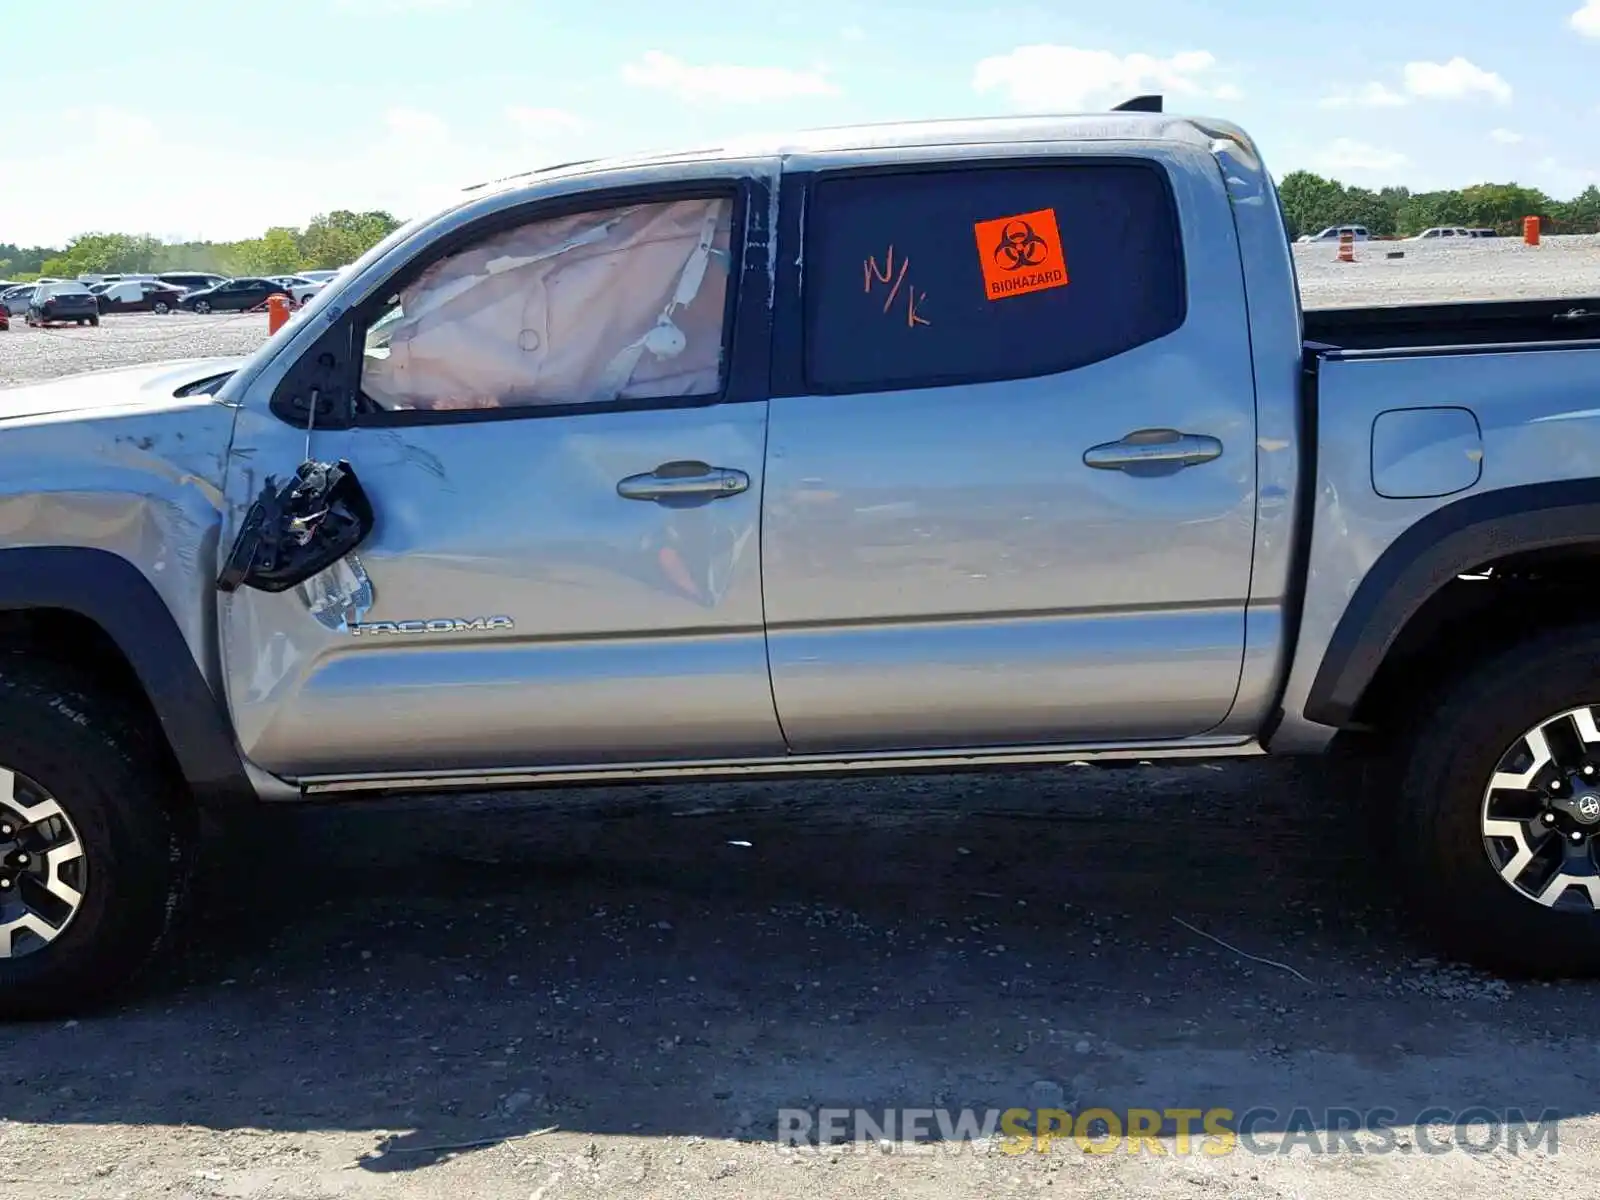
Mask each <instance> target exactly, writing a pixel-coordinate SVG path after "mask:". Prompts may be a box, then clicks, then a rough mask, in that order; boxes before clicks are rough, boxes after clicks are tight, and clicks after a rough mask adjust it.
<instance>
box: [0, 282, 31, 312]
mask: <svg viewBox="0 0 1600 1200" xmlns="http://www.w3.org/2000/svg"><path fill="white" fill-rule="evenodd" d="M38 286H39V285H38V284H36V283H17V284H13V285H12V286H10V287H8V288H6V289H5V290H4V291H0V309H3V310H4V311H5V312H6V313H7V314H8V315H10V316H13V317H20V316H22V315H23V314H25V313H26V312H27V311H28V301H29V300H30V299H31V298H32V297H33V293H34V290H35V289H36V288H37V287H38Z"/></svg>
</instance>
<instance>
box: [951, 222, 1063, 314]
mask: <svg viewBox="0 0 1600 1200" xmlns="http://www.w3.org/2000/svg"><path fill="white" fill-rule="evenodd" d="M972 232H973V233H975V234H976V235H977V237H978V262H979V264H980V265H981V266H982V267H983V290H984V294H985V295H987V296H988V297H989V299H991V300H1004V299H1005V298H1006V297H1007V296H1026V295H1027V294H1028V293H1029V292H1042V291H1044V290H1045V289H1046V288H1058V287H1066V286H1067V256H1066V251H1065V250H1064V249H1063V248H1062V245H1061V232H1060V230H1058V229H1057V228H1056V210H1055V209H1053V208H1041V209H1039V210H1037V211H1036V212H1028V213H1019V214H1018V215H1016V216H1014V217H999V218H997V219H995V220H993V221H979V222H978V223H977V224H976V225H974V226H973V227H972Z"/></svg>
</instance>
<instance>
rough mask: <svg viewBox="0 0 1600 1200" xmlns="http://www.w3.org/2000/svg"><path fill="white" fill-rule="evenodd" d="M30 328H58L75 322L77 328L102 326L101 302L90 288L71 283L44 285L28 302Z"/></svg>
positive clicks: (34, 291)
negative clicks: (60, 325)
mask: <svg viewBox="0 0 1600 1200" xmlns="http://www.w3.org/2000/svg"><path fill="white" fill-rule="evenodd" d="M27 320H28V324H29V325H55V324H58V323H61V322H64V321H71V322H73V323H74V324H77V325H98V324H100V299H99V297H98V296H96V295H95V294H94V293H93V292H91V291H90V290H89V285H88V284H84V283H78V282H77V281H76V280H69V281H65V282H62V283H45V284H40V285H39V286H38V287H37V288H35V289H34V290H33V296H32V298H30V299H29V301H28V317H27Z"/></svg>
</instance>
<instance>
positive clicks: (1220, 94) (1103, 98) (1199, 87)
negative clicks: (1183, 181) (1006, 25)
mask: <svg viewBox="0 0 1600 1200" xmlns="http://www.w3.org/2000/svg"><path fill="white" fill-rule="evenodd" d="M1216 66H1217V60H1216V57H1215V56H1214V55H1212V54H1211V53H1209V52H1208V51H1205V50H1186V51H1184V52H1182V53H1179V54H1174V55H1173V56H1172V57H1170V58H1157V57H1155V56H1154V55H1151V54H1128V55H1119V54H1114V53H1112V52H1111V51H1110V50H1083V49H1080V48H1079V47H1077V46H1056V45H1049V44H1039V45H1033V46H1018V47H1017V48H1016V49H1015V50H1013V51H1011V53H1009V54H1000V55H995V56H993V57H990V58H985V59H983V60H982V61H980V62H979V63H978V65H977V67H976V68H974V70H973V74H972V87H973V90H974V91H976V92H978V93H979V94H982V93H985V92H999V93H1001V94H1002V95H1003V96H1005V98H1006V99H1007V100H1008V101H1009V102H1010V103H1011V105H1012V106H1013V107H1015V108H1019V109H1026V110H1034V111H1038V110H1045V111H1049V110H1056V111H1062V110H1066V111H1072V110H1076V111H1079V112H1084V111H1099V110H1101V109H1104V108H1108V107H1110V106H1111V105H1113V104H1118V103H1120V102H1121V101H1123V100H1127V99H1129V98H1130V97H1133V96H1137V95H1140V94H1142V93H1144V92H1161V93H1163V94H1164V95H1171V96H1194V97H1200V98H1206V99H1212V100H1236V99H1238V98H1239V96H1240V92H1239V89H1238V88H1237V87H1235V86H1234V85H1233V84H1231V83H1226V82H1220V81H1214V75H1213V72H1214V71H1215V70H1216Z"/></svg>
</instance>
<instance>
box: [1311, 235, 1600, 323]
mask: <svg viewBox="0 0 1600 1200" xmlns="http://www.w3.org/2000/svg"><path fill="white" fill-rule="evenodd" d="M1397 252H1398V253H1403V254H1404V255H1405V257H1404V258H1398V259H1391V258H1388V257H1386V255H1388V254H1393V253H1397ZM1355 255H1356V261H1355V262H1353V263H1342V262H1339V261H1338V257H1339V247H1338V246H1337V245H1336V244H1333V243H1327V242H1323V243H1314V244H1309V245H1299V244H1297V245H1296V246H1295V248H1294V261H1295V269H1296V272H1297V273H1298V274H1299V276H1300V296H1301V302H1302V303H1303V304H1304V305H1305V306H1306V307H1307V308H1332V307H1343V306H1346V305H1359V304H1408V303H1409V304H1419V303H1443V302H1445V301H1448V300H1531V299H1537V298H1539V297H1542V296H1562V297H1566V296H1572V297H1587V298H1590V299H1593V298H1595V297H1600V236H1596V235H1586V236H1583V237H1547V238H1542V239H1540V243H1539V245H1537V246H1525V245H1523V243H1522V239H1521V238H1471V239H1468V240H1466V241H1463V242H1434V241H1429V242H1358V243H1357V244H1356V247H1355Z"/></svg>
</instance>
